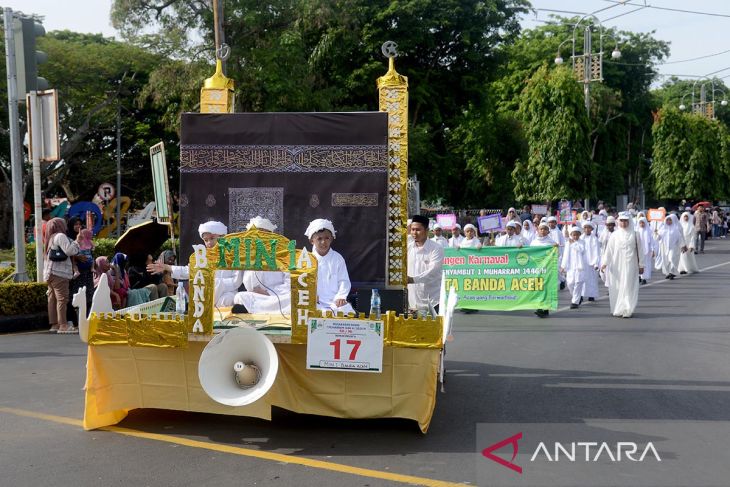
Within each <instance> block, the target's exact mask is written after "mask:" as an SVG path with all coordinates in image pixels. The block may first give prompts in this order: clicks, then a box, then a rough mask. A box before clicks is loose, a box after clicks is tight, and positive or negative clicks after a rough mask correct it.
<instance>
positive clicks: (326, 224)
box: [304, 218, 337, 238]
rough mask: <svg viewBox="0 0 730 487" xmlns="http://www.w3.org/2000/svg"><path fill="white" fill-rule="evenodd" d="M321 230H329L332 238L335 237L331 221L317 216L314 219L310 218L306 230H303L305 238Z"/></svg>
mask: <svg viewBox="0 0 730 487" xmlns="http://www.w3.org/2000/svg"><path fill="white" fill-rule="evenodd" d="M322 230H329V231H330V232H332V238H337V237H336V232H335V226H334V225H332V222H331V221H329V220H325V219H324V218H317V219H316V220H312V223H310V224H309V226H308V227H307V230H306V231H305V232H304V235H306V236H307V238H312V235H314V234H315V233H317V232H320V231H322Z"/></svg>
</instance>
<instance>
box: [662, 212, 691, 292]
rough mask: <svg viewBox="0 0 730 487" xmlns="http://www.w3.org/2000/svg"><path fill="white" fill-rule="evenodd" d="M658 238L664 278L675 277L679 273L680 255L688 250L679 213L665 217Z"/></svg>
mask: <svg viewBox="0 0 730 487" xmlns="http://www.w3.org/2000/svg"><path fill="white" fill-rule="evenodd" d="M657 240H658V241H659V253H660V254H661V262H662V273H663V274H664V275H665V277H664V278H665V279H674V278H675V276H676V275H677V274H679V257H680V255H681V254H682V252H686V251H687V245H686V244H685V241H684V235H682V229H681V228H679V221H678V220H677V215H674V214H671V215H668V216H667V217H666V218H665V219H664V225H663V226H662V227H661V230H660V231H659V236H658V237H657Z"/></svg>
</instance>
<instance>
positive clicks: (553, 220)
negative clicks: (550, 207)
mask: <svg viewBox="0 0 730 487" xmlns="http://www.w3.org/2000/svg"><path fill="white" fill-rule="evenodd" d="M547 221H548V223H550V222H556V223H557V221H558V219H557V218H555V217H554V216H549V217H548V218H547Z"/></svg>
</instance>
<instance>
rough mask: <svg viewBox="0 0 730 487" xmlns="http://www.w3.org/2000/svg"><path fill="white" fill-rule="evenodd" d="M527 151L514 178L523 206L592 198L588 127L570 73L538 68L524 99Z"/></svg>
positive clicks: (516, 192) (521, 104) (515, 190)
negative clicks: (526, 203)
mask: <svg viewBox="0 0 730 487" xmlns="http://www.w3.org/2000/svg"><path fill="white" fill-rule="evenodd" d="M519 115H520V119H521V120H522V123H523V128H524V131H525V138H526V141H527V145H528V154H527V157H526V159H521V160H519V161H517V164H516V165H515V169H514V171H512V177H513V179H514V182H515V186H514V194H515V197H516V198H517V199H518V200H520V201H523V202H529V201H543V200H556V199H560V198H569V199H574V198H584V197H587V196H591V195H592V193H593V191H594V189H593V188H592V187H591V183H590V181H591V180H590V177H591V172H592V169H593V167H592V166H593V164H592V162H591V160H590V141H589V138H588V134H589V132H590V124H589V120H588V115H587V114H586V110H585V106H584V105H583V94H582V91H581V89H580V87H579V86H578V84H577V83H576V82H575V79H574V78H573V75H572V73H571V72H570V70H568V69H565V68H558V69H548V67H547V66H543V67H541V68H539V69H538V70H537V71H536V72H535V74H534V75H533V76H532V78H530V80H529V81H528V83H527V87H526V88H525V90H524V91H523V92H522V94H521V95H520V108H519Z"/></svg>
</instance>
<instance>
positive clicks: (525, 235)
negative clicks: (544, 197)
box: [522, 220, 535, 246]
mask: <svg viewBox="0 0 730 487" xmlns="http://www.w3.org/2000/svg"><path fill="white" fill-rule="evenodd" d="M534 238H535V228H534V224H533V223H532V222H531V221H530V220H525V221H524V222H522V240H524V241H525V245H526V246H529V245H530V243H531V242H532V239H534Z"/></svg>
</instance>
